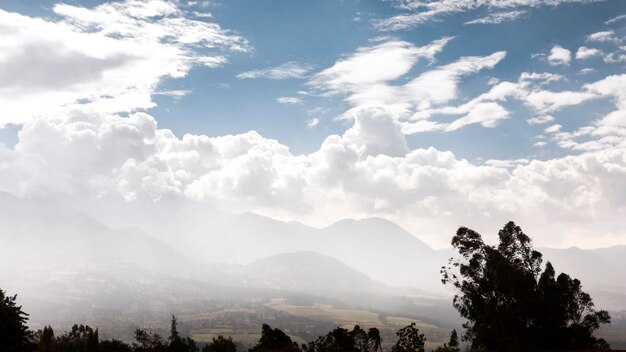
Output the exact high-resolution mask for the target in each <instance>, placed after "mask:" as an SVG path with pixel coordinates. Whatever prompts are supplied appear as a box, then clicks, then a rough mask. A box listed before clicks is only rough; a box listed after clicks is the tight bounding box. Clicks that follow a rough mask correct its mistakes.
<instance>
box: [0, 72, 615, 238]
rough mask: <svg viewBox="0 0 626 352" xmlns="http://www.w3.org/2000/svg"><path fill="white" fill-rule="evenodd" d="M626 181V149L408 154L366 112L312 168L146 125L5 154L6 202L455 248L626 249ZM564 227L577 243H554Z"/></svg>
mask: <svg viewBox="0 0 626 352" xmlns="http://www.w3.org/2000/svg"><path fill="white" fill-rule="evenodd" d="M621 84H622V83H621V79H617V78H612V79H607V80H606V81H601V82H598V83H597V84H595V85H593V86H590V87H589V89H590V90H594V91H598V92H599V93H602V94H607V95H610V94H623V93H621V92H622V91H621V90H620V89H621V88H622V86H621ZM485 109H488V107H485ZM610 118H611V119H613V120H614V121H612V122H611V123H612V124H615V123H617V121H618V120H619V119H620V117H617V116H616V117H610ZM607 124H609V122H606V123H605V125H607ZM598 126H599V127H600V125H598ZM551 132H553V133H560V132H559V131H557V130H556V129H554V131H551ZM625 177H626V150H625V149H624V148H623V147H614V148H608V149H601V150H596V151H592V152H586V153H583V154H580V155H576V156H567V157H563V158H555V159H550V160H546V161H537V160H534V161H528V160H519V161H507V160H503V161H498V160H490V161H489V162H486V163H484V164H480V163H472V162H470V161H467V160H464V159H461V158H458V157H457V156H455V155H454V154H453V153H452V152H449V151H440V150H437V149H435V148H426V149H421V148H418V149H410V148H408V146H407V143H406V140H405V137H404V135H403V133H402V132H401V131H400V126H399V124H398V123H397V121H396V118H395V117H394V116H391V115H389V114H388V111H387V110H385V109H381V108H362V109H361V110H360V111H359V112H358V113H357V114H356V115H355V119H354V124H353V125H352V126H351V127H350V128H348V129H347V130H346V131H345V133H343V134H342V135H331V136H328V137H327V138H326V139H325V141H324V142H323V143H322V145H321V146H320V148H319V149H318V150H316V151H314V152H312V153H310V154H304V155H293V154H291V153H290V151H289V148H288V147H287V146H285V145H282V144H280V143H279V142H277V141H275V140H272V139H268V138H264V137H263V136H261V135H259V134H258V133H256V132H253V131H251V132H247V133H243V134H239V135H230V136H222V137H213V138H211V137H207V136H203V135H190V134H186V135H184V136H183V137H182V138H178V137H176V136H175V135H174V134H173V133H172V132H171V131H169V130H167V129H160V128H158V127H157V124H156V121H155V120H154V118H152V117H151V116H149V115H147V114H144V113H134V114H131V115H130V116H128V117H121V116H114V115H100V114H78V113H74V114H73V115H70V116H67V117H66V118H63V119H60V118H46V119H37V120H31V121H29V122H26V123H25V125H24V127H23V129H22V131H21V132H20V134H19V142H18V144H17V145H16V147H15V149H8V148H6V147H4V146H0V180H1V181H2V182H0V189H1V190H2V191H7V192H10V193H13V194H17V195H21V196H54V197H57V198H59V199H63V200H64V201H67V202H70V203H77V204H83V203H81V202H88V203H93V202H96V203H97V202H98V201H99V200H105V199H108V200H111V199H120V201H124V202H137V201H144V200H145V201H149V202H168V201H170V200H172V199H176V201H177V202H186V201H193V202H203V203H205V204H208V205H211V206H215V207H219V208H221V209H224V210H227V211H233V212H243V211H252V212H256V213H260V214H263V215H267V216H271V217H275V218H280V219H283V220H299V221H303V222H305V223H307V224H311V225H316V226H324V225H326V224H328V223H330V222H333V221H335V220H338V219H340V218H345V217H354V218H361V217H367V216H381V217H385V218H388V219H391V220H394V221H397V222H399V223H400V224H402V225H403V226H405V227H407V228H408V229H410V230H412V231H414V232H415V233H416V234H419V235H420V236H421V237H422V238H424V239H425V240H427V241H428V242H429V243H430V244H432V245H435V246H444V245H446V244H447V243H448V241H449V236H450V234H452V233H453V231H454V230H455V227H457V226H458V225H459V224H467V225H471V226H472V227H476V228H480V229H489V230H495V229H496V228H497V226H498V225H500V224H501V223H503V222H504V221H506V220H507V219H510V218H515V219H516V220H517V221H518V222H520V223H522V224H524V225H525V227H526V228H527V229H528V231H529V232H532V233H535V234H536V235H537V238H538V241H539V242H540V243H538V244H540V245H555V246H571V245H583V246H593V245H598V244H606V243H605V242H602V241H603V240H602V238H603V237H601V236H606V234H614V237H613V239H612V241H622V240H623V239H624V236H625V233H624V231H623V224H622V223H621V219H623V216H624V215H626V201H625V200H626V197H624V193H623V192H620V191H619V190H621V189H623V187H621V185H622V184H623V180H624V178H625ZM178 204H180V203H178ZM563 226H566V227H567V229H568V231H556V229H558V228H561V229H562V228H563ZM580 234H586V236H585V237H580V238H586V240H584V241H582V240H581V239H580V238H578V237H576V236H579V235H580ZM594 236H596V237H594ZM594 238H596V239H597V241H598V242H593V241H594ZM607 241H608V240H607Z"/></svg>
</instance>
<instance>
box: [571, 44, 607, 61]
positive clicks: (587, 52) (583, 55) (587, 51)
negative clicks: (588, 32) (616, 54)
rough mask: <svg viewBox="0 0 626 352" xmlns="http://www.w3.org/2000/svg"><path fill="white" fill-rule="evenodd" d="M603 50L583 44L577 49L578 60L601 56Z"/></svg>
mask: <svg viewBox="0 0 626 352" xmlns="http://www.w3.org/2000/svg"><path fill="white" fill-rule="evenodd" d="M601 55H602V51H600V50H598V49H595V48H587V47H586V46H581V47H580V48H578V51H576V60H585V59H589V58H592V57H594V56H601Z"/></svg>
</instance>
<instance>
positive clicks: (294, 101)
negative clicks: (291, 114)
mask: <svg viewBox="0 0 626 352" xmlns="http://www.w3.org/2000/svg"><path fill="white" fill-rule="evenodd" d="M276 102H277V103H279V104H288V105H300V104H302V99H301V98H298V97H278V98H276Z"/></svg>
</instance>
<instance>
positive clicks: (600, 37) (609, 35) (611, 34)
mask: <svg viewBox="0 0 626 352" xmlns="http://www.w3.org/2000/svg"><path fill="white" fill-rule="evenodd" d="M587 41H588V42H610V43H619V42H620V40H619V38H618V37H617V36H616V35H615V31H613V30H609V31H602V32H596V33H592V34H590V35H588V36H587Z"/></svg>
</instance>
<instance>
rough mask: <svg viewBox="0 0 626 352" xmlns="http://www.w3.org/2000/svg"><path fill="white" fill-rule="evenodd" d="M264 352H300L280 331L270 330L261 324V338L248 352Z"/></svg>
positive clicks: (267, 326) (296, 345)
mask: <svg viewBox="0 0 626 352" xmlns="http://www.w3.org/2000/svg"><path fill="white" fill-rule="evenodd" d="M266 351H284V352H295V351H300V348H299V347H298V344H297V343H295V342H293V341H292V340H291V337H289V335H287V334H285V333H284V332H283V331H282V330H280V329H272V328H271V327H270V326H269V325H267V324H263V326H262V328H261V338H260V339H259V342H258V343H257V344H256V345H255V346H254V347H252V348H251V349H250V352H266Z"/></svg>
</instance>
